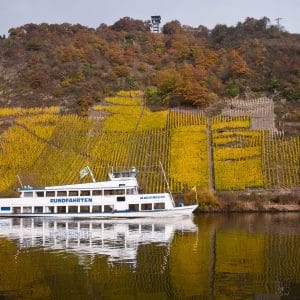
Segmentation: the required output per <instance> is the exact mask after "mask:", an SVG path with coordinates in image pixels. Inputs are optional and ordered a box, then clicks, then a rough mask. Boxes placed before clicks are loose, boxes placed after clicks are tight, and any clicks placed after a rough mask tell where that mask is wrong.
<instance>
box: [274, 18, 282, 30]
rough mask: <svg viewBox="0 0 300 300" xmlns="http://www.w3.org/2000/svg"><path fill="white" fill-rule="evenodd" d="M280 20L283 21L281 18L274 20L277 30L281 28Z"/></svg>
mask: <svg viewBox="0 0 300 300" xmlns="http://www.w3.org/2000/svg"><path fill="white" fill-rule="evenodd" d="M280 20H283V18H276V19H275V21H276V23H277V27H278V28H280V27H281V25H280Z"/></svg>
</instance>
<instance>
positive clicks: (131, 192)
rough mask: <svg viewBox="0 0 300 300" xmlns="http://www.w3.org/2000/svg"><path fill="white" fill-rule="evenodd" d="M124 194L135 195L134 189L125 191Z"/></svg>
mask: <svg viewBox="0 0 300 300" xmlns="http://www.w3.org/2000/svg"><path fill="white" fill-rule="evenodd" d="M126 194H127V195H135V194H136V189H134V188H133V189H126Z"/></svg>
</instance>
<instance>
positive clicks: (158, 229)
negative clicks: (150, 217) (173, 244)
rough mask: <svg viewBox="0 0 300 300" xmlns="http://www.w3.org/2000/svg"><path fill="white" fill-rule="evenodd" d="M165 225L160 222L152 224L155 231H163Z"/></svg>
mask: <svg viewBox="0 0 300 300" xmlns="http://www.w3.org/2000/svg"><path fill="white" fill-rule="evenodd" d="M165 229H166V228H165V225H162V224H154V231H156V232H165Z"/></svg>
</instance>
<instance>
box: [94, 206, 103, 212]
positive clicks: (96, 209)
mask: <svg viewBox="0 0 300 300" xmlns="http://www.w3.org/2000/svg"><path fill="white" fill-rule="evenodd" d="M92 212H93V213H101V212H102V207H101V205H93V210H92Z"/></svg>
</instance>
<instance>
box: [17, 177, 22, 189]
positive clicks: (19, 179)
mask: <svg viewBox="0 0 300 300" xmlns="http://www.w3.org/2000/svg"><path fill="white" fill-rule="evenodd" d="M17 178H18V181H19V183H20V186H21V188H23V183H22V181H21V178H20V176H19V175H17Z"/></svg>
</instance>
